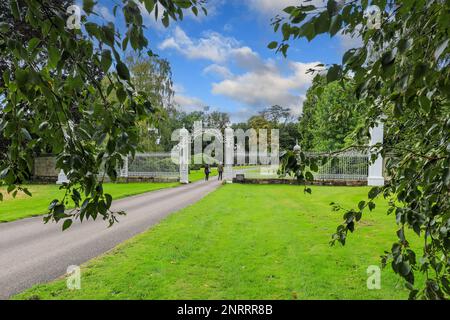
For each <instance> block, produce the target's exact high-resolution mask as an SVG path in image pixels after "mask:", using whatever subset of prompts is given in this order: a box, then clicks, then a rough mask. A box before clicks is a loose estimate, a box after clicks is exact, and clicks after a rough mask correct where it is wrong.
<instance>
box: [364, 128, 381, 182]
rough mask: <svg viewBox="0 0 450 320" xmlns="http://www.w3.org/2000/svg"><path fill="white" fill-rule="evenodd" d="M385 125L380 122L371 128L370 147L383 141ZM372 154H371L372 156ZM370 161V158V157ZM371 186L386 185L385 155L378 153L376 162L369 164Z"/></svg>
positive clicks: (368, 179) (368, 180)
mask: <svg viewBox="0 0 450 320" xmlns="http://www.w3.org/2000/svg"><path fill="white" fill-rule="evenodd" d="M383 140H384V125H383V123H381V122H379V123H378V125H377V126H376V127H374V128H372V129H371V130H370V147H373V146H374V145H376V144H378V143H383ZM370 156H371V155H369V157H370ZM369 161H370V159H369ZM367 185H369V186H384V177H383V157H382V156H381V155H378V158H377V160H375V162H374V163H371V164H369V177H368V178H367Z"/></svg>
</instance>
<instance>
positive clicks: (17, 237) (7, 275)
mask: <svg viewBox="0 0 450 320" xmlns="http://www.w3.org/2000/svg"><path fill="white" fill-rule="evenodd" d="M219 185H220V183H219V182H218V181H217V180H216V179H214V177H212V178H211V180H210V181H209V182H203V181H202V182H197V183H193V184H190V185H184V186H180V187H176V188H171V189H163V190H159V191H154V192H151V193H147V194H143V195H138V196H134V197H130V198H126V199H122V200H117V201H115V202H114V203H113V209H114V210H125V211H126V212H127V215H126V216H123V217H119V219H120V222H119V223H116V224H114V226H113V227H111V228H107V222H105V221H103V220H97V221H95V222H93V221H88V222H84V223H83V224H81V223H79V222H76V223H75V222H74V224H73V225H72V226H71V227H70V229H68V230H66V231H64V232H62V231H61V224H58V225H56V224H54V223H49V224H46V225H44V224H43V222H42V217H36V218H28V219H23V220H19V221H14V222H9V223H2V224H0V299H7V298H8V297H9V296H11V295H13V294H16V293H18V292H20V291H22V290H24V289H27V288H29V287H31V286H32V285H34V284H37V283H41V282H48V281H50V280H53V279H55V278H57V277H59V276H61V275H63V274H65V272H66V269H67V267H68V266H70V265H80V264H82V263H84V262H86V261H88V260H89V259H92V258H94V257H96V256H98V255H100V254H102V253H104V252H105V251H108V250H110V249H112V248H113V247H115V246H116V245H117V244H119V243H121V242H123V241H124V240H126V239H129V238H131V237H133V236H134V235H136V234H138V233H141V232H144V231H145V230H147V229H149V228H150V227H151V226H153V225H155V224H156V223H158V222H159V221H161V220H162V219H163V218H165V217H166V216H168V215H169V214H170V213H172V212H175V211H177V210H180V209H182V208H184V207H186V206H188V205H190V204H193V203H195V202H196V201H198V200H200V199H201V198H203V197H204V196H205V195H207V194H208V193H210V192H211V191H213V190H215V189H216V188H217V187H218V186H219Z"/></svg>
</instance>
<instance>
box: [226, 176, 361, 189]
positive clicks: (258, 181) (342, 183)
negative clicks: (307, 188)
mask: <svg viewBox="0 0 450 320" xmlns="http://www.w3.org/2000/svg"><path fill="white" fill-rule="evenodd" d="M233 183H241V184H285V185H304V184H306V185H314V186H349V187H350V186H351V187H362V186H367V181H350V180H349V181H343V180H318V181H307V182H305V181H298V180H294V179H247V178H244V179H242V178H239V177H237V178H234V179H233Z"/></svg>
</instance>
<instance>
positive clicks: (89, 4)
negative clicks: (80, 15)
mask: <svg viewBox="0 0 450 320" xmlns="http://www.w3.org/2000/svg"><path fill="white" fill-rule="evenodd" d="M95 5H96V1H94V0H83V10H84V11H85V12H86V13H87V14H90V13H92V10H93V9H94V6H95Z"/></svg>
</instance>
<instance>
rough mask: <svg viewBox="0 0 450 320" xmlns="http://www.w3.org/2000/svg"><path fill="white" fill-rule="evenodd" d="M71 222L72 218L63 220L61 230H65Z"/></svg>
mask: <svg viewBox="0 0 450 320" xmlns="http://www.w3.org/2000/svg"><path fill="white" fill-rule="evenodd" d="M72 223H73V221H72V219H66V220H64V223H63V228H62V229H63V231H64V230H67V229H68V228H70V226H71V225H72Z"/></svg>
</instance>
